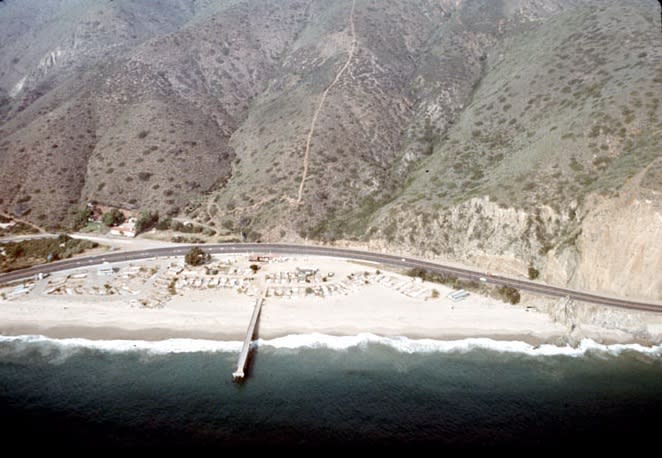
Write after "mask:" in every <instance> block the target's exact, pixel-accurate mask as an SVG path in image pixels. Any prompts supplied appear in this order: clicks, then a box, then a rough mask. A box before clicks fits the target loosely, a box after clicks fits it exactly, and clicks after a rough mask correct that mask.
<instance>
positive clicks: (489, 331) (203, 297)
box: [0, 256, 637, 344]
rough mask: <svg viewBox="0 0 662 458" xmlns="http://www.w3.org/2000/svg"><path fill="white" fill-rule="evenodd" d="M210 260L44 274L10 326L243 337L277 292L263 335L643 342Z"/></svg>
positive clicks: (364, 278) (381, 278) (289, 264)
mask: <svg viewBox="0 0 662 458" xmlns="http://www.w3.org/2000/svg"><path fill="white" fill-rule="evenodd" d="M211 264H212V266H211V267H212V268H213V269H214V270H213V271H212V272H210V271H209V270H206V269H204V268H188V267H186V266H183V265H182V260H181V259H179V260H177V259H166V260H154V261H151V262H146V263H142V264H133V265H131V264H127V263H124V264H121V265H120V264H118V265H117V266H116V268H115V271H114V272H113V273H112V274H111V275H102V274H101V273H100V271H97V268H96V267H95V268H90V269H87V270H80V271H69V272H62V273H59V274H57V275H54V276H53V277H50V278H47V279H43V280H40V281H37V282H34V284H32V285H31V288H30V290H29V292H28V293H26V294H21V295H19V296H18V297H12V298H8V296H10V295H11V290H10V289H7V288H6V289H4V290H3V292H4V293H5V299H3V300H0V334H3V335H22V334H41V335H45V336H48V337H54V338H66V337H83V338H88V339H103V340H113V339H139V340H163V339H168V338H199V339H212V340H242V339H243V338H244V334H245V332H246V328H247V326H248V322H249V319H250V316H251V313H252V311H253V306H254V304H255V301H256V298H257V297H259V296H260V295H261V293H262V292H263V291H264V288H270V289H269V291H268V294H267V298H266V301H265V303H264V307H263V309H262V315H261V317H260V321H259V324H258V332H257V333H258V336H259V337H260V338H264V339H270V338H275V337H282V336H285V335H291V334H308V333H323V334H330V335H356V334H359V333H373V334H377V335H382V336H406V337H411V338H434V339H441V340H451V339H461V338H466V337H490V338H494V339H501V340H523V341H526V342H529V343H533V344H539V343H543V342H549V343H555V344H565V343H567V342H568V341H571V340H572V341H576V340H577V338H580V337H590V338H592V339H594V340H596V341H600V342H604V343H613V342H632V341H636V340H637V338H636V336H633V335H631V334H628V333H627V332H624V331H622V330H618V329H607V328H603V327H598V326H593V327H591V326H586V327H585V328H582V329H573V330H572V331H573V332H572V339H569V337H570V329H569V327H568V326H567V325H566V324H563V323H561V322H559V321H557V320H555V319H553V318H552V316H551V315H550V314H549V313H547V312H545V311H540V310H538V309H539V307H537V306H536V304H537V303H536V299H535V298H530V297H528V296H525V297H524V299H523V302H522V303H521V304H517V305H511V304H507V303H504V302H502V301H499V300H496V299H493V298H490V297H486V296H481V295H477V294H473V293H471V294H469V296H468V297H466V298H465V299H464V300H461V301H458V302H455V301H453V300H451V299H450V298H448V297H447V295H448V294H449V293H450V292H452V291H453V290H452V289H450V288H447V287H446V286H443V285H440V284H436V283H428V282H420V281H418V282H417V281H415V280H414V279H412V278H410V277H408V276H405V275H401V274H397V273H394V272H389V271H384V270H379V266H371V265H369V264H358V263H355V262H349V261H343V260H338V259H331V258H303V259H281V260H278V262H269V263H261V264H260V265H261V269H260V270H259V272H258V273H257V274H253V273H252V272H251V271H250V269H249V265H250V264H251V263H250V262H249V260H248V258H247V257H246V256H243V257H242V256H234V257H231V258H229V259H221V258H219V259H214V260H213V261H212V263H211ZM214 266H216V267H214ZM298 267H299V268H301V267H304V268H306V269H311V270H314V269H319V270H318V271H317V273H316V274H315V275H313V276H310V277H308V278H306V279H303V278H304V277H303V276H302V274H301V273H299V274H298V275H299V278H298V280H297V278H296V275H297V268H298ZM216 270H218V271H219V272H218V273H217V274H214V273H213V272H215V271H216ZM230 284H231V285H232V286H228V285H230ZM313 290H314V291H313ZM173 293H174V294H173ZM541 301H542V302H540V304H543V302H544V301H545V300H541ZM547 302H549V300H547ZM540 308H541V309H543V310H544V308H543V307H540Z"/></svg>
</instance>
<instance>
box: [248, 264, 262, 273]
mask: <svg viewBox="0 0 662 458" xmlns="http://www.w3.org/2000/svg"><path fill="white" fill-rule="evenodd" d="M250 268H251V270H252V271H253V273H254V274H256V273H257V271H258V270H260V266H258V265H257V264H251V265H250Z"/></svg>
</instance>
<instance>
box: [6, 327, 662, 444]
mask: <svg viewBox="0 0 662 458" xmlns="http://www.w3.org/2000/svg"><path fill="white" fill-rule="evenodd" d="M240 346H241V344H240V343H239V342H214V341H202V340H182V339H179V340H168V341H163V342H139V341H88V340H82V339H64V340H54V339H48V338H45V337H39V336H20V337H7V336H5V337H1V336H0V421H1V422H2V437H3V447H4V448H5V450H7V449H8V447H10V446H12V445H19V446H20V447H21V450H26V449H29V448H32V447H38V448H40V447H47V448H49V449H56V448H72V447H103V448H108V447H159V448H161V447H189V446H193V447H242V448H244V449H250V448H253V447H269V448H270V449H274V450H275V449H277V448H278V447H283V448H291V447H323V448H325V449H329V448H330V447H343V448H344V447H346V448H350V449H355V448H356V447H366V448H370V449H375V448H383V447H386V448H387V450H392V449H395V448H398V447H407V448H409V447H412V448H414V447H421V448H445V447H458V448H464V447H470V448H475V447H496V448H499V447H509V448H510V447H517V448H526V447H541V446H542V447H544V449H545V450H550V449H562V450H566V451H569V450H573V448H572V447H578V446H582V447H584V446H587V447H591V448H593V449H595V448H604V449H605V450H610V451H613V450H615V449H616V448H623V449H625V450H631V451H634V450H637V449H638V448H639V447H641V446H643V445H646V444H657V441H658V435H659V432H660V427H661V425H662V346H657V347H642V346H639V345H612V346H604V345H599V344H596V343H594V342H592V341H588V340H586V341H583V342H582V343H581V345H580V346H579V347H577V348H570V347H555V346H548V345H542V346H540V347H532V346H530V345H528V344H525V343H521V342H499V341H493V340H489V339H465V340H459V341H450V342H445V341H434V340H411V339H406V338H382V337H377V336H374V335H369V334H364V335H359V336H355V337H331V336H325V335H298V336H289V337H284V338H280V339H274V340H270V341H258V342H257V344H256V345H255V348H254V349H253V351H252V356H251V360H250V366H249V376H248V378H247V379H246V381H245V382H244V383H242V384H237V383H233V382H232V380H231V373H232V371H233V370H234V366H235V365H236V359H237V354H238V352H239V349H240Z"/></svg>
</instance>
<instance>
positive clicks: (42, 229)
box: [0, 211, 46, 234]
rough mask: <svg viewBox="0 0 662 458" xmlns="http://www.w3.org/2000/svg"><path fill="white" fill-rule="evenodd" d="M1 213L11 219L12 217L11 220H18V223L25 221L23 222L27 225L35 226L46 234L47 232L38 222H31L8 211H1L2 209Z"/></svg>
mask: <svg viewBox="0 0 662 458" xmlns="http://www.w3.org/2000/svg"><path fill="white" fill-rule="evenodd" d="M0 215H2V216H4V217H5V218H9V219H11V220H14V221H16V222H17V223H23V224H25V225H27V226H30V227H33V228H35V229H36V230H38V231H39V232H40V233H42V234H45V233H46V230H45V229H44V228H43V227H39V226H37V225H36V224H34V223H31V222H30V221H28V220H25V219H21V218H17V217H15V216H13V215H10V214H8V213H5V212H1V211H0Z"/></svg>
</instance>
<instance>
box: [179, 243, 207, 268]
mask: <svg viewBox="0 0 662 458" xmlns="http://www.w3.org/2000/svg"><path fill="white" fill-rule="evenodd" d="M210 259H211V255H210V254H209V253H205V252H204V251H202V249H201V248H200V247H197V246H194V247H193V248H191V249H190V250H188V253H186V256H184V261H186V264H188V265H190V266H200V265H202V264H204V263H206V262H208V261H209V260H210Z"/></svg>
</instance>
